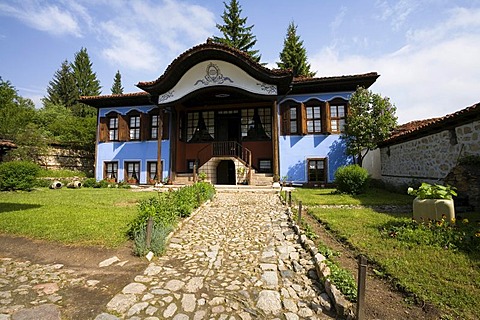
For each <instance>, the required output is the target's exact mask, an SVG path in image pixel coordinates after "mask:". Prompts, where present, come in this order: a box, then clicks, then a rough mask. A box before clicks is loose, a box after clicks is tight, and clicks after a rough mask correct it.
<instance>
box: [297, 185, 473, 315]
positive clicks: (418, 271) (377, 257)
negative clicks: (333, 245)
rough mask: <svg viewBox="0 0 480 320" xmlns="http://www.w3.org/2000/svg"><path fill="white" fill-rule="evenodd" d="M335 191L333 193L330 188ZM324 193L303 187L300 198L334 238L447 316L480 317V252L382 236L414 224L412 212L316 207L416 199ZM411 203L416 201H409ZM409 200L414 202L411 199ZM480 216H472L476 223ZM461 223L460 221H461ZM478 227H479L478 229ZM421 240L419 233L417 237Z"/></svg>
mask: <svg viewBox="0 0 480 320" xmlns="http://www.w3.org/2000/svg"><path fill="white" fill-rule="evenodd" d="M330 191H331V190H330ZM330 191H326V190H320V189H298V190H296V191H295V193H294V195H295V198H296V199H297V200H302V201H303V202H304V203H306V204H307V205H310V208H309V213H310V214H311V215H312V216H314V217H315V218H316V219H317V220H319V221H321V222H322V223H324V224H325V225H327V226H328V227H329V228H330V229H331V230H332V231H333V233H334V234H336V236H337V237H338V238H340V239H342V240H343V241H346V242H347V243H349V244H350V245H352V246H353V247H355V248H357V249H358V251H359V252H361V253H363V254H365V255H366V256H367V257H368V258H369V259H370V260H372V261H375V262H376V263H377V264H378V265H379V266H380V268H381V269H382V271H384V272H385V274H387V275H389V276H390V277H391V278H393V281H394V282H395V283H396V284H399V285H400V286H401V287H403V288H405V290H406V291H407V292H410V293H414V294H415V295H416V296H417V297H419V298H420V299H421V300H424V301H428V302H431V303H433V304H434V305H436V306H437V307H438V308H440V310H443V311H444V312H445V313H446V314H450V315H454V316H455V318H457V317H458V318H461V319H478V318H479V317H480V252H478V251H474V252H466V251H461V250H452V249H445V248H442V247H439V246H432V245H425V244H418V243H413V244H412V243H405V242H403V241H399V240H397V239H395V238H390V237H388V236H385V235H383V236H382V234H381V232H380V230H381V229H382V228H384V227H386V226H387V227H388V226H390V225H391V224H394V225H398V224H400V223H402V222H405V223H408V222H409V221H410V220H411V214H390V213H385V212H377V211H375V210H373V209H370V208H360V209H359V208H334V207H332V208H319V207H313V206H312V205H314V204H363V205H372V204H376V205H379V204H405V203H411V200H412V198H411V197H408V196H407V197H404V196H403V195H397V194H389V193H387V192H386V191H383V190H375V189H374V190H371V191H370V193H369V194H367V195H364V196H358V197H350V196H346V195H331V194H329V192H330ZM409 199H410V200H409ZM407 200H409V201H407ZM479 218H480V214H470V215H469V220H470V223H472V224H478V222H477V221H476V219H479ZM458 223H460V222H458ZM473 227H475V226H474V225H473ZM478 228H479V229H480V227H478ZM413 237H415V235H414V236H413Z"/></svg>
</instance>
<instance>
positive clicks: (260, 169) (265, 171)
mask: <svg viewBox="0 0 480 320" xmlns="http://www.w3.org/2000/svg"><path fill="white" fill-rule="evenodd" d="M264 161H268V162H269V164H270V166H269V169H267V170H264V169H262V165H261V164H262V162H264ZM257 172H259V173H273V160H272V159H267V158H262V159H258V171H257Z"/></svg>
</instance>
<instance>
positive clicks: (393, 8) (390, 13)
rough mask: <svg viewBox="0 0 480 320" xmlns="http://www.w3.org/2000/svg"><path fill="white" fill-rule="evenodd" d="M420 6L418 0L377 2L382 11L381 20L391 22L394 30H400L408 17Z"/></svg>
mask: <svg viewBox="0 0 480 320" xmlns="http://www.w3.org/2000/svg"><path fill="white" fill-rule="evenodd" d="M419 5H420V2H419V1H417V0H413V1H412V0H400V1H393V5H392V4H390V3H389V2H388V1H377V3H376V6H377V7H378V8H379V9H380V11H381V12H380V13H381V15H380V17H379V18H380V20H382V21H387V20H389V21H390V24H391V25H392V27H393V29H394V30H398V29H399V28H400V27H401V26H402V25H403V24H404V23H405V21H406V20H407V18H408V16H409V15H410V14H411V13H412V12H413V11H414V10H415V9H416V8H417V7H418V6H419Z"/></svg>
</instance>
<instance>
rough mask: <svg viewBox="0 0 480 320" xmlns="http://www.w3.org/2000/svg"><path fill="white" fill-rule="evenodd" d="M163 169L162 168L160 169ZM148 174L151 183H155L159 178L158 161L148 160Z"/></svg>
mask: <svg viewBox="0 0 480 320" xmlns="http://www.w3.org/2000/svg"><path fill="white" fill-rule="evenodd" d="M160 170H161V169H160ZM147 174H148V181H147V183H149V184H155V182H156V181H157V179H158V175H157V161H148V162H147Z"/></svg>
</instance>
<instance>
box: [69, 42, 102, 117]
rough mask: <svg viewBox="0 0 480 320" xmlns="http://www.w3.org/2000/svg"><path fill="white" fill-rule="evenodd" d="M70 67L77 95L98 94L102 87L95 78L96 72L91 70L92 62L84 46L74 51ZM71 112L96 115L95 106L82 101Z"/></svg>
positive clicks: (78, 114)
mask: <svg viewBox="0 0 480 320" xmlns="http://www.w3.org/2000/svg"><path fill="white" fill-rule="evenodd" d="M71 67H72V73H73V77H74V78H75V85H76V88H77V97H81V96H98V95H99V94H100V90H101V88H102V87H101V86H100V81H99V80H98V79H97V74H96V73H95V72H93V70H92V62H91V61H90V57H89V56H88V53H87V49H86V48H81V49H80V51H79V52H77V53H75V59H74V61H73V63H72V64H71ZM73 112H74V114H75V115H77V116H80V117H85V116H93V115H96V110H95V108H93V107H90V106H87V105H85V104H82V103H78V104H77V105H76V106H75V107H74V108H73Z"/></svg>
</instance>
